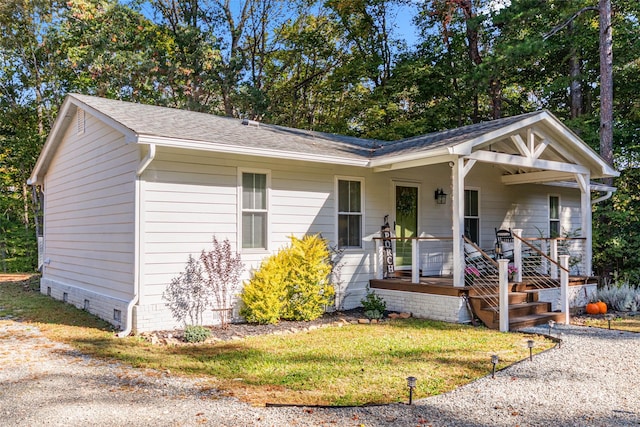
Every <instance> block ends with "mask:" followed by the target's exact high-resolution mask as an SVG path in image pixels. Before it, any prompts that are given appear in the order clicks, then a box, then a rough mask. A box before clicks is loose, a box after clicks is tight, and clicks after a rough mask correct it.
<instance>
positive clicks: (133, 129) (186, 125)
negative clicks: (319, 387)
mask: <svg viewBox="0 0 640 427" xmlns="http://www.w3.org/2000/svg"><path fill="white" fill-rule="evenodd" d="M616 175H617V172H616V171H615V170H613V169H612V168H610V167H609V166H608V165H606V163H605V162H604V161H602V159H601V158H600V157H599V156H598V155H597V154H596V153H595V152H593V151H592V150H591V149H590V148H588V147H587V146H586V145H585V144H584V143H583V142H582V141H581V140H580V139H579V138H578V137H576V136H575V135H574V134H573V133H571V132H570V131H569V130H568V129H567V128H566V127H564V126H563V125H562V124H561V123H560V122H559V121H558V120H557V119H556V118H554V117H553V116H552V115H551V114H550V113H548V112H546V111H541V112H536V113H530V114H526V115H523V116H517V117H511V118H506V119H501V120H497V121H493V122H488V123H483V124H479V125H473V126H467V127H465V128H461V129H459V130H453V131H445V132H439V133H436V134H431V135H425V136H422V137H416V138H410V139H407V140H402V141H397V142H381V141H373V140H365V139H358V138H351V137H344V136H339V135H329V134H321V133H315V132H307V131H301V130H296V129H287V128H282V127H278V126H269V125H263V124H260V125H255V124H249V125H244V126H243V125H242V123H241V121H239V120H235V119H230V118H223V117H217V116H212V115H207V114H201V113H193V112H188V111H181V110H175V109H169V108H163V107H155V106H148V105H139V104H133V103H126V102H121V101H114V100H107V99H102V98H96V97H91V96H84V95H69V96H68V97H67V99H66V100H65V102H64V104H63V105H62V107H61V109H60V114H59V117H58V119H57V120H56V122H55V124H54V127H53V129H52V131H51V134H50V136H49V138H48V139H47V142H46V144H45V146H44V148H43V151H42V153H41V155H40V157H39V159H38V161H37V164H36V167H35V168H34V171H33V173H32V176H31V178H30V181H29V182H30V184H33V185H41V186H42V187H43V191H44V195H45V222H44V253H43V257H42V258H43V260H44V263H43V266H42V273H43V276H42V280H41V291H42V292H43V293H48V294H50V295H51V296H52V297H54V298H57V299H65V300H67V301H68V302H69V303H72V304H74V305H76V306H78V307H81V308H85V309H87V310H88V311H90V312H92V313H95V314H97V315H98V316H100V317H102V318H104V319H106V320H108V321H110V322H111V323H113V324H114V325H116V326H117V327H120V328H121V329H123V330H124V331H125V332H126V333H128V332H129V331H130V330H131V329H133V330H135V331H138V332H141V331H146V330H156V329H170V328H173V327H175V326H179V325H176V323H175V321H174V320H173V319H172V318H171V316H170V313H169V311H168V309H167V307H166V306H165V302H164V301H163V299H162V293H163V291H164V289H165V287H166V285H167V284H168V283H169V282H170V281H171V279H172V278H173V277H175V276H177V274H178V273H180V272H181V271H183V269H184V266H185V263H186V261H187V258H188V256H189V255H190V254H193V255H197V254H199V253H200V251H202V250H203V249H207V247H208V245H209V244H210V242H211V239H212V237H213V236H216V238H217V239H219V240H222V239H225V238H227V239H229V241H230V242H231V244H232V246H233V248H234V249H235V250H237V251H238V252H240V253H241V256H242V260H243V262H244V263H245V265H246V267H247V268H246V270H245V273H244V275H245V279H246V278H249V276H250V274H251V268H254V267H257V266H258V265H259V263H260V261H261V260H262V259H264V257H265V256H267V255H269V254H272V253H274V252H275V251H277V250H278V249H279V248H281V247H283V246H284V245H286V244H287V243H288V242H289V236H292V235H294V236H297V237H301V236H303V235H305V234H310V233H311V234H315V233H321V234H322V236H323V237H325V238H327V239H328V240H329V241H330V242H331V243H332V244H333V245H336V244H337V245H341V246H342V247H343V248H344V249H345V251H344V253H343V256H342V259H341V262H342V263H343V265H344V267H343V269H342V281H343V284H342V287H341V289H339V290H338V292H337V293H338V301H337V302H336V306H337V307H338V308H353V307H357V306H359V305H360V300H361V299H362V297H363V295H364V293H365V290H366V288H367V286H368V284H369V281H370V280H371V279H373V278H374V277H375V275H376V274H377V272H376V270H377V269H378V268H379V266H378V263H379V261H378V257H377V253H376V237H379V235H380V233H379V232H380V227H381V225H382V224H383V222H384V218H385V217H386V216H389V222H396V221H397V222H398V223H400V222H401V221H400V220H401V218H399V217H398V215H400V214H398V213H397V212H401V211H400V210H398V209H397V208H398V203H399V202H397V201H398V200H400V199H399V198H398V197H399V196H398V194H400V193H401V192H402V191H405V190H406V189H409V190H406V191H409V192H410V193H411V194H414V195H415V197H416V203H415V206H413V208H414V209H415V218H413V216H412V220H411V221H414V222H415V224H414V225H412V226H411V227H408V228H407V229H409V228H411V229H412V230H411V232H412V233H413V235H414V236H423V237H434V236H436V237H444V238H445V239H441V240H439V241H438V242H434V243H430V244H429V245H428V247H426V248H424V249H423V250H421V251H420V258H421V259H420V260H419V264H420V265H419V268H421V269H423V270H424V271H432V270H433V271H434V272H437V274H441V275H449V276H451V277H453V283H454V285H455V286H462V285H463V284H464V281H463V276H462V275H463V268H464V267H463V261H462V259H463V258H462V256H461V253H462V241H461V239H460V236H461V235H462V234H463V233H464V227H465V210H464V197H465V194H468V193H465V190H468V191H469V190H472V191H474V192H475V193H474V194H475V195H477V196H478V206H477V208H478V211H477V212H475V213H474V214H475V217H474V218H477V221H478V224H479V230H478V234H479V236H478V241H477V243H478V244H479V245H480V246H483V247H490V246H492V245H493V243H494V240H495V235H494V229H495V228H519V229H523V230H524V234H525V235H538V234H540V233H542V234H544V235H548V233H549V227H550V223H551V222H557V223H558V224H559V226H560V227H561V229H562V230H580V231H579V233H580V234H581V236H583V237H584V238H585V239H586V241H587V244H588V248H589V249H588V250H589V256H590V245H591V240H590V239H591V216H590V201H591V199H592V193H594V196H599V195H601V194H600V193H602V192H605V193H606V192H609V191H612V190H613V189H611V188H608V187H604V186H601V185H594V184H593V183H592V181H591V180H592V179H595V178H601V177H610V176H616ZM349 186H352V187H349ZM344 188H351V189H352V190H349V191H353V194H352V196H354V197H359V200H360V202H358V203H355V202H354V204H353V205H349V206H348V207H345V206H344V205H343V203H342V202H341V200H342V199H341V192H342V191H344ZM437 189H443V191H444V192H445V193H446V194H447V198H446V201H445V203H442V204H441V203H438V202H437V201H436V200H435V198H434V192H435V191H436V190H437ZM247 191H249V192H251V191H253V192H254V193H251V195H252V196H255V197H253V198H251V197H249V198H246V197H245V196H246V195H247V194H249V193H247ZM550 197H553V199H552V201H551V202H550ZM550 203H552V204H554V207H557V209H555V210H553V215H552V218H551V217H550V205H549V204H550ZM556 204H557V206H556ZM556 214H557V215H556ZM412 215H413V214H412ZM555 216H557V218H556V217H555ZM341 221H345V222H341ZM349 221H351V222H349ZM347 223H348V224H349V227H351V228H348V227H347V228H341V227H343V224H347ZM243 224H244V225H243ZM355 224H357V228H358V229H357V230H354V229H353V228H354V227H356V225H355ZM247 225H251V226H250V227H249V226H247ZM552 226H555V225H552ZM243 230H244V231H243ZM248 230H252V231H248ZM345 230H350V231H348V232H345ZM243 233H244V235H243ZM250 233H252V234H251V235H249V234H250ZM447 239H448V240H447ZM452 242H453V243H452ZM398 259H400V258H398ZM405 261H406V260H405ZM409 264H411V263H410V262H409ZM390 298H391V297H390ZM430 304H431V303H430ZM451 306H452V307H453V308H452V309H451V310H455V309H456V308H455V307H457V306H459V303H457V302H454V303H453V304H452V305H451ZM451 310H449V309H447V308H446V307H444V306H443V308H442V310H441V311H443V312H446V313H445V314H443V315H442V317H443V318H447V319H454V320H455V319H456V318H457V319H460V318H459V316H458V317H456V316H457V315H456V314H455V313H454V314H451Z"/></svg>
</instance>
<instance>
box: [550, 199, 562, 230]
mask: <svg viewBox="0 0 640 427" xmlns="http://www.w3.org/2000/svg"><path fill="white" fill-rule="evenodd" d="M559 236H560V196H549V237H559Z"/></svg>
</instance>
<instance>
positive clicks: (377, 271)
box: [373, 239, 384, 279]
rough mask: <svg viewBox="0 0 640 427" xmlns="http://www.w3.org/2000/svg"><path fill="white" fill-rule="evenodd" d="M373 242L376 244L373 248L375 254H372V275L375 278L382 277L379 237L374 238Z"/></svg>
mask: <svg viewBox="0 0 640 427" xmlns="http://www.w3.org/2000/svg"><path fill="white" fill-rule="evenodd" d="M374 242H375V244H376V248H375V251H376V252H375V254H374V260H375V262H374V264H375V265H374V268H375V272H374V276H373V277H375V278H376V279H383V278H384V265H383V263H384V261H383V258H384V256H383V254H382V240H381V239H375V240H374Z"/></svg>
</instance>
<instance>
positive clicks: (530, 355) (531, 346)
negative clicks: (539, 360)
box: [527, 340, 534, 362]
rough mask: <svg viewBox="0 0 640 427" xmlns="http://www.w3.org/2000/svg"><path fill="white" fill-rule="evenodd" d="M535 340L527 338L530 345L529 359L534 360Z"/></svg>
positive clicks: (528, 345)
mask: <svg viewBox="0 0 640 427" xmlns="http://www.w3.org/2000/svg"><path fill="white" fill-rule="evenodd" d="M533 344H534V341H533V340H527V347H529V361H530V362H533Z"/></svg>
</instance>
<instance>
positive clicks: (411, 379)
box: [407, 377, 418, 405]
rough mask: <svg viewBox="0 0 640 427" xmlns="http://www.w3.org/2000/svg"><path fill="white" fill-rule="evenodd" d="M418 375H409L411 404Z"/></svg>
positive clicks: (408, 385)
mask: <svg viewBox="0 0 640 427" xmlns="http://www.w3.org/2000/svg"><path fill="white" fill-rule="evenodd" d="M416 381H418V379H417V378H416V377H407V387H409V405H411V404H413V389H414V388H415V387H416Z"/></svg>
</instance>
